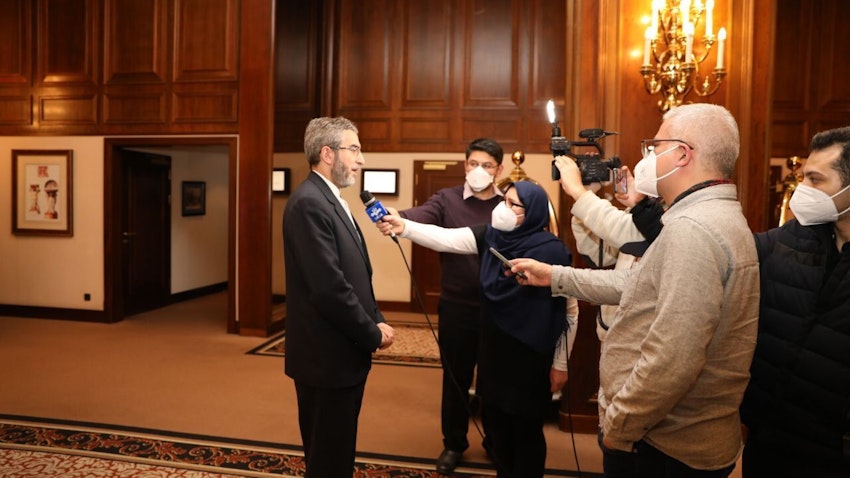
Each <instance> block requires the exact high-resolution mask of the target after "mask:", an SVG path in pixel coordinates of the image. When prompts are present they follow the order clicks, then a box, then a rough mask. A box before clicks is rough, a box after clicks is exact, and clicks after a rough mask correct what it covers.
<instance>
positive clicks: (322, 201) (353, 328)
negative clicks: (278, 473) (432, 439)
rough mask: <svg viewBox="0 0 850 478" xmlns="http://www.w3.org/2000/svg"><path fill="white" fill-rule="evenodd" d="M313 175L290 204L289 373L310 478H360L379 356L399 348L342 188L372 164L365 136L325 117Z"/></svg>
mask: <svg viewBox="0 0 850 478" xmlns="http://www.w3.org/2000/svg"><path fill="white" fill-rule="evenodd" d="M304 152H305V153H306V154H307V159H308V161H309V163H310V167H311V170H312V171H311V172H310V174H309V175H308V177H307V179H306V180H305V181H304V182H303V183H302V184H301V186H300V187H299V188H298V189H297V190H296V191H295V192H294V193H293V194H292V196H291V197H290V198H289V201H288V202H287V204H286V210H285V212H284V216H283V238H284V258H285V261H286V293H287V300H286V308H287V317H286V361H285V367H286V374H287V375H289V376H290V377H292V379H293V380H294V381H295V391H296V394H297V397H298V423H299V425H300V427H301V439H302V441H303V443H304V458H305V461H306V474H305V476H307V477H316V478H351V475H352V473H353V472H354V454H355V448H356V445H355V443H356V438H357V419H358V416H359V414H360V405H361V403H362V400H363V391H364V387H365V385H366V376H367V375H368V373H369V369H370V368H371V365H372V352H374V351H375V350H376V349H378V348H384V347H388V346H389V345H390V344H392V342H393V330H392V327H390V326H389V325H388V324H387V323H386V321H385V320H384V317H383V315H381V312H380V311H379V310H378V305H377V302H376V301H375V294H374V292H373V290H372V266H371V264H370V262H369V253H368V251H367V250H366V242H365V241H364V240H363V235H362V234H361V233H360V228H359V227H358V226H357V223H356V222H355V221H354V218H353V217H352V216H351V212H350V210H349V208H348V204H347V203H346V201H345V200H344V199H342V197H341V196H340V193H339V190H340V188H345V187H348V186H351V185H352V184H354V182H355V180H356V178H357V171H358V170H359V169H360V167H362V165H363V164H364V163H365V161H364V160H363V155H362V153H361V152H360V141H359V139H358V137H357V128H356V127H355V126H354V124H353V123H351V121H349V120H347V119H345V118H341V117H340V118H316V119H314V120H312V121H310V124H309V125H308V126H307V130H306V132H305V133H304Z"/></svg>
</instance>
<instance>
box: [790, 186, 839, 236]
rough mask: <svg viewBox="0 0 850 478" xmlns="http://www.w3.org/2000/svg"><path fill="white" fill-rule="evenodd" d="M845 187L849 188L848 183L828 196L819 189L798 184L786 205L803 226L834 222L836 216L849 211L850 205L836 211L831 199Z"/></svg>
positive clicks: (836, 218)
mask: <svg viewBox="0 0 850 478" xmlns="http://www.w3.org/2000/svg"><path fill="white" fill-rule="evenodd" d="M847 189H850V185H848V186H845V187H844V188H843V189H842V190H840V191H838V192H837V193H835V194H833V195H832V196H830V195H828V194H826V193H825V192H823V191H821V190H820V189H817V188H813V187H811V186H806V185H805V184H798V185H797V189H795V190H794V194H793V195H792V196H791V201H789V202H788V207H790V208H791V212H793V213H794V217H795V218H797V221H798V222H799V223H800V224H802V225H804V226H811V225H814V224H825V223H828V222H835V221H837V220H838V216H840V215H842V214H844V213H845V212H847V211H850V207H848V208H847V209H845V210H843V211H841V212H838V208H837V207H836V206H835V202H834V201H833V200H832V199H833V198H834V197H836V196H838V195H839V194H841V193H843V192H844V191H847Z"/></svg>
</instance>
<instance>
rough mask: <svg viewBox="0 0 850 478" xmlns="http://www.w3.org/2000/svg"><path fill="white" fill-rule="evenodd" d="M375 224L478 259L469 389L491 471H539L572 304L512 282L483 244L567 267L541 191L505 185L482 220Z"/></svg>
mask: <svg viewBox="0 0 850 478" xmlns="http://www.w3.org/2000/svg"><path fill="white" fill-rule="evenodd" d="M377 225H378V228H379V229H380V230H381V231H382V232H383V233H384V234H385V235H389V234H390V233H391V232H393V233H395V234H397V235H399V236H400V237H403V238H407V239H410V240H412V241H413V242H415V243H417V244H419V245H422V246H424V247H427V248H429V249H433V250H435V251H438V252H453V253H457V254H478V256H479V257H480V260H481V274H480V280H481V286H482V292H483V298H482V304H483V307H482V309H483V315H482V318H481V320H482V327H481V330H482V332H481V348H480V352H479V353H480V356H479V361H478V384H477V388H476V394H477V395H479V396H480V397H481V404H482V406H483V413H484V414H485V416H486V423H487V429H486V432H487V437H486V439H485V444H487V445H488V450H487V451H488V452H489V454H490V456H491V457H492V458H493V461H494V462H495V464H496V468H497V470H498V474H497V476H498V477H514V478H517V477H523V478H534V477H542V476H543V471H544V469H545V465H546V439H545V437H544V435H543V424H544V421H545V419H546V416H547V414H548V413H549V411H550V410H551V402H552V393H554V392H558V391H560V390H561V389H562V388H563V386H564V384H565V383H566V381H567V358H568V356H569V352H570V351H571V350H572V342H573V340H574V339H575V331H576V326H577V316H578V304H577V302H576V300H575V299H572V298H571V299H569V300H567V299H564V298H557V297H552V295H551V293H550V291H549V290H547V289H545V288H539V287H523V286H520V285H519V284H518V283H517V281H516V279H515V277H514V276H513V275H511V274H510V273H507V274H506V267H505V265H504V264H503V263H502V261H501V260H500V259H499V258H497V257H496V256H495V255H494V254H493V253H492V252H491V251H490V248H491V247H492V248H493V249H495V250H496V251H498V252H499V253H501V254H502V255H503V256H504V257H506V258H508V259H510V258H516V257H531V258H534V259H537V260H539V261H545V262H548V263H550V264H561V265H569V264H570V263H571V254H570V251H569V249H567V247H566V246H565V245H564V244H563V242H561V240H560V239H559V238H558V237H557V236H555V235H554V234H552V233H550V232H548V231H547V230H546V229H547V226H548V225H549V199H548V197H547V196H546V192H545V191H544V190H543V188H541V187H540V186H538V185H536V184H534V183H531V182H528V181H519V182H515V183H512V184H510V185H509V186H507V189H506V191H505V201H504V202H502V203H499V205H497V206H496V208H495V209H493V214H492V220H491V223H490V224H482V225H479V226H472V227H463V228H456V229H446V228H441V227H439V226H434V225H428V224H420V223H416V222H413V221H408V220H406V219H401V218H399V217H396V216H392V215H388V216H384V218H383V221H381V222H378V223H377ZM568 304H569V306H568ZM568 312H569V313H568Z"/></svg>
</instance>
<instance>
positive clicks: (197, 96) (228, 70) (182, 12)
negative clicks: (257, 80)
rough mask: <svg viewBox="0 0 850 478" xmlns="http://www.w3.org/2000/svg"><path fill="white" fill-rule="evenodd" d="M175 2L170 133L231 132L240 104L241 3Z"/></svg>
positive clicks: (231, 0)
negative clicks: (197, 131) (198, 131)
mask: <svg viewBox="0 0 850 478" xmlns="http://www.w3.org/2000/svg"><path fill="white" fill-rule="evenodd" d="M174 2H175V4H174V5H175V7H174V41H173V45H174V47H173V50H172V54H173V59H172V61H173V67H172V68H173V71H172V74H173V84H172V85H171V87H172V93H171V98H170V101H171V104H170V112H171V117H170V121H171V122H172V127H171V130H172V131H176V132H188V131H196V130H205V131H222V132H226V131H235V130H236V129H237V128H238V126H237V123H238V120H239V104H240V101H239V93H240V90H239V82H238V80H239V70H238V68H239V62H238V61H237V60H238V59H239V53H240V43H239V32H240V28H239V22H240V11H239V6H240V2H239V0H174ZM271 20H272V21H273V19H271ZM246 25H250V24H249V23H246ZM269 124H271V123H269ZM190 125H193V126H190ZM215 125H218V126H217V127H216V126H215ZM195 126H197V128H198V129H195ZM183 127H186V128H187V129H183ZM266 127H268V126H266Z"/></svg>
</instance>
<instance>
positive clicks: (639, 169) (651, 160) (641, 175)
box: [635, 146, 679, 198]
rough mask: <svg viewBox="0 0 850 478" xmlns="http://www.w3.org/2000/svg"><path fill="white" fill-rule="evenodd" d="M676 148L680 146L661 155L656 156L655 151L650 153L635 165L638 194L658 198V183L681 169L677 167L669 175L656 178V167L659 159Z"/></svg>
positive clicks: (674, 147)
mask: <svg viewBox="0 0 850 478" xmlns="http://www.w3.org/2000/svg"><path fill="white" fill-rule="evenodd" d="M676 148H678V146H673V147H672V148H670V149H668V150H667V151H664V152H662V153H659V154H655V151H654V150H653V151H650V152H649V154H647V155H646V156H644V157H643V159H641V160H640V161H638V163H637V164H636V165H635V189H636V190H637V192H639V193H643V194H646V195H647V196H651V197H654V198H657V197H658V181H661V180H662V179H664V178H666V177H667V176H670V175H671V174H673V173H675V172H676V171H677V170H678V169H679V166H676V167H675V168H673V169H672V170H670V172H669V173H667V174H665V175H663V176H661V177H660V178H659V177H656V172H655V167H656V165H657V164H658V157H659V156H663V155H665V154H667V153H669V152H670V151H673V150H674V149H676Z"/></svg>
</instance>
